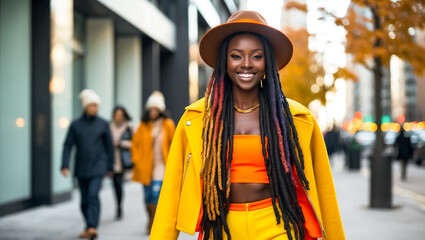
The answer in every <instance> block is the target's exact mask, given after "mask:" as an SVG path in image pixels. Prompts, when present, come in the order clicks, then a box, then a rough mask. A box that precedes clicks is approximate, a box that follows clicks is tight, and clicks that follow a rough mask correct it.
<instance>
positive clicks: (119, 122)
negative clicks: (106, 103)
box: [110, 106, 133, 220]
mask: <svg viewBox="0 0 425 240" xmlns="http://www.w3.org/2000/svg"><path fill="white" fill-rule="evenodd" d="M110 127H111V134H112V140H113V144H114V173H113V177H112V180H113V182H114V190H115V199H116V203H117V207H116V215H115V219H116V220H120V219H121V218H122V214H123V213H122V212H123V211H122V197H123V176H124V172H125V170H128V169H131V167H132V163H131V158H128V159H125V158H127V156H125V155H124V153H125V152H127V151H130V148H131V139H132V136H133V127H132V126H131V117H130V115H129V114H128V112H127V110H126V109H125V108H124V107H123V106H116V107H115V108H114V111H113V115H112V121H111V124H110ZM130 156H131V155H128V157H130Z"/></svg>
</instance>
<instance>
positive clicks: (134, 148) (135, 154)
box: [130, 123, 142, 164]
mask: <svg viewBox="0 0 425 240" xmlns="http://www.w3.org/2000/svg"><path fill="white" fill-rule="evenodd" d="M141 132H142V123H140V124H139V127H137V130H136V132H135V133H134V134H133V138H132V139H131V144H130V150H131V161H132V162H133V163H134V164H137V163H138V162H139V160H140V153H139V151H138V147H139V146H140V144H141V134H142V133H141Z"/></svg>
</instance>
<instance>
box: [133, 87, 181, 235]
mask: <svg viewBox="0 0 425 240" xmlns="http://www.w3.org/2000/svg"><path fill="white" fill-rule="evenodd" d="M146 109H147V110H146V112H145V113H144V115H143V117H142V122H141V123H140V125H139V127H138V128H137V131H136V133H135V134H134V136H133V139H132V142H131V154H132V161H133V163H134V167H133V177H132V180H133V181H136V182H140V183H142V184H143V188H144V200H145V204H146V209H147V211H148V214H149V221H148V224H147V232H148V233H149V232H150V229H151V227H152V223H153V218H154V215H155V210H156V205H157V203H158V198H159V193H160V190H161V186H162V181H163V179H164V171H165V163H166V160H167V157H168V151H169V150H170V145H171V141H172V139H173V135H174V131H175V124H174V122H173V120H171V118H169V117H167V116H166V114H165V113H164V111H165V101H164V96H163V95H162V93H161V92H159V91H154V92H153V93H152V95H151V96H150V97H149V98H148V100H147V102H146Z"/></svg>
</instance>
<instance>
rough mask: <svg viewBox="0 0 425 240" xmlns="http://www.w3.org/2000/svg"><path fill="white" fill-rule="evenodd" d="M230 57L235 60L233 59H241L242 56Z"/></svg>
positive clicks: (233, 55)
mask: <svg viewBox="0 0 425 240" xmlns="http://www.w3.org/2000/svg"><path fill="white" fill-rule="evenodd" d="M230 57H231V58H233V59H241V56H239V55H236V54H231V55H230Z"/></svg>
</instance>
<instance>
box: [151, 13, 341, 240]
mask: <svg viewBox="0 0 425 240" xmlns="http://www.w3.org/2000/svg"><path fill="white" fill-rule="evenodd" d="M199 51H200V55H201V57H202V59H203V60H204V62H205V63H206V64H207V65H209V66H210V67H212V68H214V72H213V74H212V76H211V80H210V82H209V85H208V88H207V91H206V94H205V98H204V99H201V100H199V101H197V102H195V103H193V104H192V105H190V106H189V107H187V108H186V112H185V113H184V115H183V116H182V118H181V120H180V122H179V124H178V126H177V129H176V134H175V136H174V139H173V143H172V146H171V149H170V154H169V158H168V160H167V168H166V171H165V178H164V184H163V187H162V192H161V196H160V199H159V204H158V210H157V213H156V217H155V221H154V224H153V227H152V233H151V236H150V239H151V240H159V239H161V240H164V239H167V240H170V239H177V237H178V234H179V231H183V232H186V233H188V234H194V233H195V231H199V239H214V240H217V239H237V240H239V239H244V240H251V239H255V240H257V239H262V240H263V239H282V240H284V239H319V238H323V239H331V240H343V239H345V237H344V231H343V227H342V223H341V219H340V214H339V210H338V204H337V201H336V196H335V190H334V185H333V181H332V175H331V170H330V166H329V161H328V158H327V154H326V148H325V144H324V142H323V136H322V133H321V131H320V129H319V127H318V125H317V123H316V121H315V119H314V117H313V116H312V114H311V113H310V111H309V110H308V109H307V108H305V107H304V106H302V105H301V104H300V103H297V102H295V101H292V100H289V99H287V98H286V97H285V95H284V94H283V92H282V88H281V84H280V80H279V73H278V70H280V69H282V68H283V67H285V66H286V65H287V64H288V62H289V61H290V59H291V57H292V51H293V47H292V43H291V42H290V40H289V39H288V38H287V37H286V36H285V35H284V34H283V33H282V32H281V31H279V30H277V29H274V28H272V27H270V26H269V25H267V23H266V21H265V19H264V18H263V17H262V16H261V15H260V14H259V13H257V12H254V11H239V12H237V13H235V14H233V15H232V16H231V17H230V18H229V20H228V21H227V23H225V24H222V25H218V26H216V27H214V28H212V29H211V30H209V31H208V32H207V33H206V34H205V35H204V36H203V38H202V40H201V42H200V44H199ZM325 230H326V234H325Z"/></svg>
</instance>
